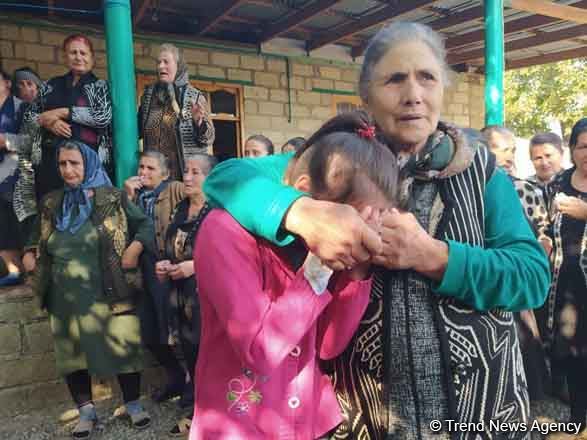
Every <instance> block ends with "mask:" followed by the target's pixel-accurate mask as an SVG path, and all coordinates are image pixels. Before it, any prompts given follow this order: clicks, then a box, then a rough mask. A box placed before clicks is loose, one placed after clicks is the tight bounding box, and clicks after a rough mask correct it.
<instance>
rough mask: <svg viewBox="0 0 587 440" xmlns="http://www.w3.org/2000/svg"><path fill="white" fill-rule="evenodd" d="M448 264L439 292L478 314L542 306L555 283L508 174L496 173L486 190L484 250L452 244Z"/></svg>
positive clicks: (456, 243) (497, 171) (466, 245)
mask: <svg viewBox="0 0 587 440" xmlns="http://www.w3.org/2000/svg"><path fill="white" fill-rule="evenodd" d="M448 246H449V251H448V265H447V268H446V272H445V273H444V277H443V279H442V281H441V282H440V284H439V285H438V286H435V288H434V291H435V292H436V293H437V294H438V295H441V296H450V297H455V298H458V299H459V300H461V301H463V302H465V303H467V304H469V305H470V306H472V307H474V308H475V309H476V310H490V309H493V308H503V309H506V310H510V311H519V310H525V309H533V308H536V307H539V306H541V305H542V304H543V303H544V301H545V299H546V295H547V293H548V288H549V285H550V267H549V264H548V260H547V258H546V254H545V253H544V250H543V249H542V246H540V244H539V243H538V241H537V240H536V239H535V237H534V234H533V232H532V230H531V228H530V226H529V225H528V222H527V221H526V218H525V217H524V213H523V211H522V207H521V204H520V200H519V199H518V196H517V194H516V191H515V189H514V187H513V185H512V183H511V182H510V180H509V178H508V177H507V176H506V174H505V173H504V172H503V171H501V170H496V172H495V173H494V175H493V176H492V177H491V178H490V180H489V182H488V183H487V187H486V189H485V248H484V249H483V248H480V247H476V246H471V245H468V244H464V243H459V242H455V241H452V240H448Z"/></svg>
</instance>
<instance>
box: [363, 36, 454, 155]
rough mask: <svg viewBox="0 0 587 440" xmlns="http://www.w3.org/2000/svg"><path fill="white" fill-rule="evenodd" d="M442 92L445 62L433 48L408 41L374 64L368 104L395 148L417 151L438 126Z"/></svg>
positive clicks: (392, 49) (399, 44)
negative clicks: (440, 60) (438, 57)
mask: <svg viewBox="0 0 587 440" xmlns="http://www.w3.org/2000/svg"><path fill="white" fill-rule="evenodd" d="M443 95H444V79H443V72H442V66H441V64H440V62H439V61H438V59H437V58H436V56H435V55H434V53H433V52H432V50H431V49H430V48H429V47H428V46H427V45H426V44H425V43H422V42H420V41H405V42H401V43H398V44H397V45H396V46H395V47H392V48H391V49H390V50H389V51H388V52H387V53H386V54H385V56H383V57H382V58H381V59H380V60H379V62H378V63H377V64H376V65H375V67H374V71H373V74H372V81H371V84H369V89H368V98H367V99H368V102H366V103H365V104H366V107H367V109H368V110H369V111H370V112H371V113H372V114H373V117H374V118H375V121H376V122H377V125H378V126H379V127H380V128H381V130H382V131H383V133H384V134H385V136H386V137H387V138H388V139H389V140H391V141H392V142H393V143H394V144H395V145H396V148H398V149H402V150H413V151H417V150H419V149H420V148H421V147H423V146H424V144H425V143H426V140H427V139H428V137H429V136H430V135H431V134H432V133H433V132H434V131H435V130H436V126H437V125H438V120H439V118H440V109H441V108H442V99H443Z"/></svg>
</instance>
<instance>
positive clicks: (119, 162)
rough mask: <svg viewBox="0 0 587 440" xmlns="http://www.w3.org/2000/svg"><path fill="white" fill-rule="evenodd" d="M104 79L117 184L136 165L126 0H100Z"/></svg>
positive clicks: (136, 128)
mask: <svg viewBox="0 0 587 440" xmlns="http://www.w3.org/2000/svg"><path fill="white" fill-rule="evenodd" d="M104 23H105V28H106V53H107V58H108V78H109V80H110V94H111V96H112V124H113V132H114V165H115V170H116V184H117V185H118V186H119V187H120V186H122V184H123V183H124V181H125V180H126V179H127V178H128V177H129V176H131V175H134V174H135V173H136V170H137V164H138V127H137V117H136V113H137V108H136V101H137V98H136V92H135V90H136V82H135V64H134V53H133V43H132V25H131V9H130V0H104Z"/></svg>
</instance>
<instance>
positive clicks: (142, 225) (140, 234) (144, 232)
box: [122, 193, 155, 253]
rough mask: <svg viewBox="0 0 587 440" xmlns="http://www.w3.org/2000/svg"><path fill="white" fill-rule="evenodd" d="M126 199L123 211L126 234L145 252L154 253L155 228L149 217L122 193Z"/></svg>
mask: <svg viewBox="0 0 587 440" xmlns="http://www.w3.org/2000/svg"><path fill="white" fill-rule="evenodd" d="M122 197H124V198H125V199H126V201H125V203H124V204H123V206H124V211H125V212H126V217H127V221H128V234H129V236H130V237H131V238H132V240H136V241H139V242H140V243H141V244H142V245H143V248H144V250H145V251H148V252H150V253H153V252H155V227H154V226H153V222H152V221H151V219H150V218H149V217H147V216H146V215H145V214H144V213H143V211H141V209H140V208H139V207H138V206H137V205H135V204H134V203H133V202H131V201H130V200H128V196H127V195H126V193H122Z"/></svg>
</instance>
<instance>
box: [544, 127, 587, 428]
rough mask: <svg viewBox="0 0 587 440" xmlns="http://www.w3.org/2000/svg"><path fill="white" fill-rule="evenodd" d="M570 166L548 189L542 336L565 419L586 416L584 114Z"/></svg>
mask: <svg viewBox="0 0 587 440" xmlns="http://www.w3.org/2000/svg"><path fill="white" fill-rule="evenodd" d="M569 147H570V149H571V158H572V161H573V167H572V168H571V169H568V170H566V171H564V172H562V173H561V174H559V175H558V176H556V177H555V178H554V180H553V181H552V183H551V184H550V185H549V187H548V199H549V206H550V211H551V223H552V231H551V232H552V235H553V242H554V248H553V252H552V260H553V266H554V267H553V280H552V286H551V288H550V293H549V296H548V301H547V304H546V305H545V307H544V309H546V313H547V319H546V320H545V321H546V328H545V329H544V330H543V334H544V337H545V340H546V343H547V346H548V348H549V349H550V352H551V356H552V357H553V362H554V363H555V364H557V365H558V366H562V370H563V371H564V373H565V375H566V377H567V382H568V385H569V394H570V396H569V397H570V404H571V422H575V423H581V426H582V429H585V416H586V414H587V382H585V377H584V376H585V372H586V371H587V294H586V292H587V118H583V119H581V120H579V121H578V122H577V123H576V124H575V126H574V127H573V130H572V132H571V137H570V140H569Z"/></svg>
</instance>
